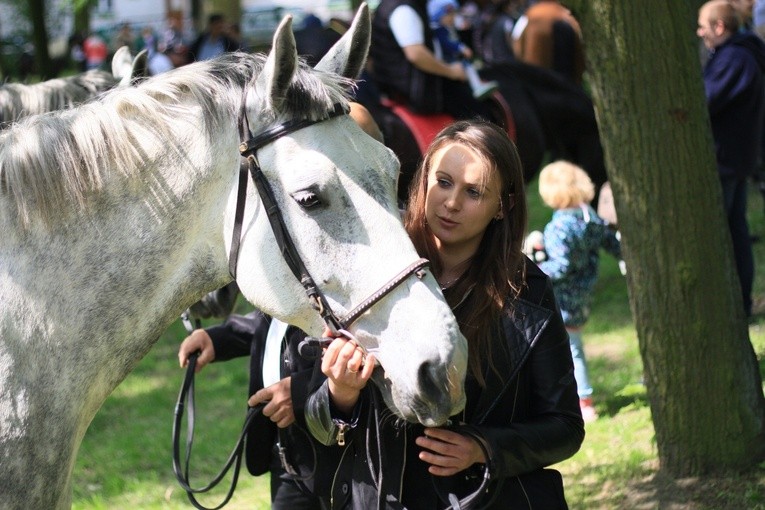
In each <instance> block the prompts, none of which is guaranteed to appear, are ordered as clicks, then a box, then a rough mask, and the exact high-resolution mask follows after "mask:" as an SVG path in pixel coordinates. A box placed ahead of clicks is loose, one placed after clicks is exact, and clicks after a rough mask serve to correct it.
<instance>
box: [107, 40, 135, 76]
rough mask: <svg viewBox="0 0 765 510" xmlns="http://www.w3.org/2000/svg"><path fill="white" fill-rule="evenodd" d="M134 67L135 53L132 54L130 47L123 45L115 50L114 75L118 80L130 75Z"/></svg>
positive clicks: (113, 58) (113, 60)
mask: <svg viewBox="0 0 765 510" xmlns="http://www.w3.org/2000/svg"><path fill="white" fill-rule="evenodd" d="M132 67H133V55H131V54H130V48H128V47H127V46H122V47H121V48H120V49H118V50H117V51H115V52H114V56H113V57H112V75H113V76H114V77H115V78H117V79H118V80H122V79H124V78H125V77H126V76H130V72H131V70H132Z"/></svg>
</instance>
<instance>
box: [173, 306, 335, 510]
mask: <svg viewBox="0 0 765 510" xmlns="http://www.w3.org/2000/svg"><path fill="white" fill-rule="evenodd" d="M305 337H306V335H305V333H304V332H302V331H301V330H299V329H297V328H295V327H292V326H288V325H287V324H284V323H282V322H279V321H277V320H275V319H272V318H271V317H269V316H267V315H265V314H263V313H261V312H258V311H255V312H252V313H250V314H248V315H245V316H241V315H231V316H230V317H229V318H228V319H227V320H226V321H225V322H224V323H223V324H221V325H218V326H213V327H210V328H207V329H197V330H195V331H193V332H192V333H191V334H190V335H189V336H188V337H186V339H185V340H184V341H183V342H182V343H181V346H180V348H179V349H178V360H179V362H180V364H181V367H185V366H186V365H187V363H188V358H189V355H190V354H191V353H193V352H196V351H200V354H199V358H198V360H197V371H199V370H201V369H202V368H204V367H205V366H206V365H207V364H208V363H211V362H213V361H215V362H218V361H226V360H229V359H233V358H236V357H241V356H248V355H249V356H250V387H249V393H248V395H250V397H249V399H248V401H247V403H248V405H249V406H251V407H254V406H257V405H259V404H264V403H265V404H266V405H265V407H264V408H263V412H262V414H259V415H256V416H257V417H256V418H255V421H254V422H253V424H252V426H251V428H250V430H249V431H248V434H247V440H246V445H245V458H246V463H247V469H248V470H249V472H250V473H251V474H253V475H256V476H257V475H261V474H264V473H266V472H268V471H270V472H271V502H272V508H274V509H277V510H321V509H323V508H328V505H329V502H328V501H327V502H322V501H321V499H320V498H319V497H318V496H316V495H314V493H313V492H314V486H315V485H316V484H324V485H329V484H330V483H331V481H330V479H328V478H327V477H330V476H331V474H332V473H331V469H326V467H330V468H331V467H332V466H335V465H336V464H337V462H338V460H339V457H338V453H339V452H337V451H336V450H333V449H330V448H327V447H325V446H323V445H320V444H317V443H316V442H315V441H313V440H312V439H311V437H310V436H309V435H308V433H307V431H306V430H305V425H304V423H301V417H302V416H303V412H302V409H301V408H300V406H301V404H302V403H304V402H305V400H306V396H305V392H306V391H307V389H308V388H309V386H310V384H309V381H310V380H311V378H312V376H313V374H314V368H313V367H314V361H313V360H312V359H304V358H303V357H301V356H300V354H299V353H298V345H299V344H300V342H301V341H303V339H305ZM277 368H278V369H279V370H275V369H277ZM319 463H321V465H322V466H325V468H324V469H317V466H318V464H319Z"/></svg>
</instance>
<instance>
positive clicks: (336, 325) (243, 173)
mask: <svg viewBox="0 0 765 510" xmlns="http://www.w3.org/2000/svg"><path fill="white" fill-rule="evenodd" d="M245 104H246V98H243V100H242V107H241V113H240V118H239V132H240V138H241V139H243V140H244V141H243V142H242V143H241V144H240V145H239V152H240V154H241V156H242V162H241V164H240V166H239V182H238V189H237V201H236V208H235V213H234V226H233V231H232V238H231V249H230V251H229V272H230V273H231V276H232V277H233V278H234V279H236V268H237V261H238V258H239V250H240V247H241V241H242V225H243V221H244V207H245V202H246V198H247V182H248V177H250V178H252V181H253V183H254V184H255V187H256V189H257V190H258V194H259V195H260V199H261V202H262V204H263V207H264V209H265V211H266V214H267V216H268V221H269V223H270V224H271V229H272V231H273V234H274V237H275V239H276V242H277V245H278V246H279V250H280V252H281V254H282V257H283V258H284V261H285V262H286V263H287V265H288V266H289V268H290V271H292V274H293V275H295V278H296V279H297V280H298V281H299V282H300V284H301V285H302V286H303V288H304V289H305V291H306V294H307V295H308V299H309V302H310V303H311V306H312V307H313V308H314V309H315V310H316V311H317V312H318V313H319V315H321V317H322V319H323V320H324V323H325V324H326V325H327V327H329V329H330V330H331V331H332V334H333V335H342V336H344V337H346V338H348V339H353V340H355V339H354V337H353V335H352V334H351V333H349V332H348V330H347V328H348V326H350V325H351V324H352V323H353V322H355V321H356V320H357V319H358V318H359V317H361V316H362V315H363V314H364V313H365V312H366V311H367V310H369V309H370V308H371V307H372V306H374V305H375V304H376V303H377V302H379V301H380V300H381V299H382V298H383V297H385V296H386V295H387V294H389V293H390V292H391V291H392V290H393V289H395V288H396V287H398V286H399V285H401V284H402V283H403V282H404V281H405V280H407V279H408V278H409V277H410V276H412V275H413V274H414V275H416V276H417V278H420V279H422V278H423V277H424V275H425V272H424V268H425V266H427V265H428V264H429V261H428V260H427V259H422V258H420V259H418V260H416V261H414V262H413V263H412V264H410V265H409V266H407V267H406V268H405V269H404V270H403V271H401V272H400V273H399V274H397V275H396V276H394V277H393V278H392V279H391V280H389V281H388V282H387V283H386V284H385V285H383V286H382V287H381V288H380V289H378V290H377V291H376V292H374V293H373V294H371V295H370V296H369V297H368V298H367V299H365V300H364V301H362V302H361V303H360V304H359V305H358V306H356V307H355V308H353V309H352V310H350V311H349V312H348V313H347V314H346V315H345V316H343V317H338V316H337V314H335V312H334V311H333V310H332V307H331V306H330V305H329V303H328V302H327V299H326V297H325V296H324V293H323V292H322V291H321V289H320V288H319V287H318V286H317V285H316V283H315V282H314V280H313V278H312V277H311V275H310V274H309V272H308V269H307V268H306V266H305V263H304V262H303V259H302V257H301V256H300V253H299V252H298V250H297V247H296V245H295V243H294V241H293V239H292V236H290V233H289V231H288V229H287V226H286V224H285V222H284V218H283V217H282V214H281V211H280V210H279V205H278V204H277V202H276V199H275V198H274V195H273V190H272V189H271V186H270V185H269V183H268V179H267V178H266V176H265V174H264V173H263V171H262V169H261V167H260V164H259V162H258V159H257V151H258V149H261V148H262V147H264V146H265V145H268V144H270V143H272V142H274V141H275V140H277V139H278V138H280V137H282V136H285V135H287V134H290V133H293V132H295V131H298V130H300V129H303V128H306V127H309V126H311V125H313V124H317V123H319V122H323V121H325V120H330V119H332V118H335V117H338V116H341V115H345V114H347V110H346V108H345V107H343V106H342V105H340V104H336V105H335V106H334V108H333V110H332V111H330V112H329V113H328V115H327V116H326V117H324V118H320V119H315V120H314V119H296V120H291V121H288V122H285V123H282V124H279V125H276V126H274V127H272V128H270V129H267V130H266V131H264V132H262V133H260V134H259V135H257V136H253V135H252V133H251V132H250V129H249V124H248V121H247V114H246V108H245ZM184 324H186V325H187V329H190V330H193V328H192V327H191V322H190V320H189V319H188V316H186V317H185V318H184ZM190 332H191V331H189V333H190ZM323 342H324V341H323V340H321V339H313V338H307V339H306V343H308V344H310V345H312V346H313V347H318V348H319V349H320V348H321V345H322V343H323ZM362 349H363V347H362ZM197 356H198V353H194V354H192V355H191V356H189V360H188V366H187V368H186V374H185V377H184V381H183V384H182V386H181V390H180V393H179V395H178V401H177V404H176V407H175V416H174V422H173V472H174V473H175V477H176V479H177V480H178V483H179V484H180V486H181V487H182V488H183V489H184V490H185V491H186V494H187V496H188V498H189V501H190V502H191V503H192V505H194V507H195V508H198V509H200V510H218V509H220V508H222V507H223V506H224V505H225V504H226V503H228V501H229V500H230V499H231V497H232V496H233V493H234V490H235V488H236V484H237V480H238V477H239V471H240V468H241V463H242V451H243V449H244V440H245V436H246V434H247V430H248V428H249V427H250V424H251V422H252V420H253V418H254V416H255V415H256V414H257V413H259V412H262V408H263V405H260V406H256V407H254V408H249V409H248V411H247V417H246V419H245V423H244V425H243V427H242V432H241V433H240V435H239V438H238V439H237V442H236V445H235V446H234V449H233V451H232V452H231V454H230V455H229V458H228V460H227V461H226V463H225V465H224V466H223V468H222V469H221V471H220V472H219V474H218V475H217V476H216V477H215V478H214V479H213V480H212V481H211V482H210V483H209V484H207V485H206V486H204V487H200V488H194V487H192V486H191V483H190V482H189V461H190V457H191V446H192V443H193V438H194V415H195V412H194V373H195V367H196V361H197ZM186 405H188V419H187V422H186V427H187V432H186V452H185V453H186V454H185V465H184V466H181V460H180V429H181V424H182V421H183V411H184V408H185V407H186ZM232 466H233V468H234V472H233V475H232V476H233V478H232V481H231V487H230V488H229V491H228V493H227V495H226V497H225V499H224V500H223V502H222V503H221V504H220V505H218V506H216V507H213V508H207V507H205V506H203V505H202V504H200V503H199V502H198V501H197V499H196V497H195V496H194V495H195V494H199V493H204V492H208V491H210V490H211V489H212V488H214V487H215V486H217V485H218V484H219V483H220V481H221V480H222V479H223V477H224V476H225V475H226V474H227V473H228V471H229V469H230V468H231V467H232Z"/></svg>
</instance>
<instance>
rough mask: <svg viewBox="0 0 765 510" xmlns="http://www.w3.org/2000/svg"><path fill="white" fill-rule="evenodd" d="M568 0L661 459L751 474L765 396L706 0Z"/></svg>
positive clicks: (677, 466) (762, 437)
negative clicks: (740, 262) (716, 130)
mask: <svg viewBox="0 0 765 510" xmlns="http://www.w3.org/2000/svg"><path fill="white" fill-rule="evenodd" d="M564 3H565V4H566V5H567V6H568V7H569V8H571V9H572V11H573V12H574V14H575V16H577V18H578V19H579V21H580V23H581V26H582V30H583V34H584V40H585V44H586V52H587V57H588V82H589V84H590V85H591V88H592V93H593V99H594V103H595V106H596V111H597V116H598V123H599V126H600V133H601V137H602V141H603V146H604V150H605V157H606V165H607V168H608V172H609V177H610V180H611V183H612V187H613V192H614V201H615V204H616V207H617V210H618V216H619V227H620V230H621V232H622V235H623V237H622V239H623V245H622V246H623V250H624V254H625V260H626V263H627V283H628V288H629V295H630V306H631V309H632V313H633V315H634V319H635V324H636V328H637V333H638V339H639V344H640V353H641V356H642V359H643V365H644V371H645V384H646V388H647V392H648V398H649V401H650V407H651V413H652V416H653V422H654V427H655V430H656V442H657V447H658V454H659V460H660V464H661V468H662V469H663V470H665V471H666V472H668V473H669V474H671V475H674V476H692V475H703V474H710V473H715V472H722V471H726V470H730V469H734V470H745V469H748V468H750V467H752V466H755V465H756V464H757V463H758V462H760V461H761V460H762V459H763V458H765V399H764V398H763V391H762V381H761V377H760V373H759V367H758V365H757V361H756V358H755V355H754V350H753V348H752V345H751V343H750V340H749V333H748V326H747V319H746V317H745V314H744V312H743V305H742V298H741V290H740V287H739V283H738V278H737V276H736V272H735V264H734V262H733V255H732V248H731V241H730V234H729V231H728V227H727V221H726V219H725V215H724V212H723V208H722V194H721V190H720V183H719V178H718V175H717V168H716V163H715V156H714V152H713V141H712V135H711V130H710V128H709V118H708V112H707V108H706V103H705V97H704V90H703V81H702V78H701V68H700V63H699V58H698V41H697V39H696V36H695V28H696V19H697V11H696V8H697V7H698V5H697V4H698V3H699V2H695V1H694V2H687V3H686V2H666V1H660V0H640V1H624V2H623V1H610V0H568V1H566V2H564Z"/></svg>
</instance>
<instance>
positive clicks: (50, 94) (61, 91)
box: [0, 70, 117, 127]
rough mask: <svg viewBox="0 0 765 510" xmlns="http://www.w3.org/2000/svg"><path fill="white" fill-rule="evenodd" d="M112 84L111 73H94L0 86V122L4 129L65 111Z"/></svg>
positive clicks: (94, 71)
mask: <svg viewBox="0 0 765 510" xmlns="http://www.w3.org/2000/svg"><path fill="white" fill-rule="evenodd" d="M116 84H117V79H116V78H115V77H114V76H112V74H111V73H108V72H106V71H98V70H93V71H88V72H86V73H81V74H78V75H75V76H68V77H66V78H54V79H52V80H47V81H44V82H40V83H35V84H32V85H26V84H23V83H6V84H4V85H2V86H0V122H2V123H3V124H4V125H3V127H7V126H8V125H9V124H10V123H11V122H15V121H17V120H19V119H21V118H23V117H27V116H29V115H38V114H40V113H46V112H51V111H54V110H61V109H62V108H69V107H72V106H74V105H77V104H80V103H83V102H85V101H87V100H88V99H90V98H92V97H94V96H96V95H97V94H99V93H101V92H104V91H106V90H109V89H110V88H112V87H114V86H115V85H116Z"/></svg>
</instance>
